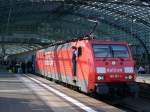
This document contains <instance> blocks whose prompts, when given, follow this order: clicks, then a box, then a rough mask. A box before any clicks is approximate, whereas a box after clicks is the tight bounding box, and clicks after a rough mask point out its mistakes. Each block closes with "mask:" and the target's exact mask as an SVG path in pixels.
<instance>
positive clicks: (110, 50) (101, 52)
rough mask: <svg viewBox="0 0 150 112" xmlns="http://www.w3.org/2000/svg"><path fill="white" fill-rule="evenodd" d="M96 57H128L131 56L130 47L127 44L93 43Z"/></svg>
mask: <svg viewBox="0 0 150 112" xmlns="http://www.w3.org/2000/svg"><path fill="white" fill-rule="evenodd" d="M93 50H94V55H95V57H96V58H116V57H119V58H127V57H129V53H128V48H127V46H125V45H107V44H106V45H104V44H103V45H100V44H95V45H93Z"/></svg>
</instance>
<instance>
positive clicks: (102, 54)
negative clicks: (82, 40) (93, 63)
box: [93, 44, 112, 58]
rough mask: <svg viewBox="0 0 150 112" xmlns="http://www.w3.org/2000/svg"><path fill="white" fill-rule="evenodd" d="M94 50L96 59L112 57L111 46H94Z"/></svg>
mask: <svg viewBox="0 0 150 112" xmlns="http://www.w3.org/2000/svg"><path fill="white" fill-rule="evenodd" d="M93 50H94V54H95V57H96V58H108V57H112V56H111V51H110V48H109V45H99V44H97V45H93Z"/></svg>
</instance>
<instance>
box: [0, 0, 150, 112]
mask: <svg viewBox="0 0 150 112" xmlns="http://www.w3.org/2000/svg"><path fill="white" fill-rule="evenodd" d="M82 37H91V38H95V39H97V40H100V41H115V42H127V43H128V45H129V47H130V49H131V53H132V56H133V59H134V60H135V72H136V74H137V76H138V79H137V80H138V81H137V82H141V83H142V85H140V88H142V87H143V88H144V89H145V88H146V87H148V88H146V90H148V89H149V88H150V87H149V83H150V80H149V79H150V78H149V75H150V1H149V0H0V74H3V73H4V74H5V73H6V72H9V73H14V72H15V73H18V70H15V71H14V70H12V69H11V68H10V65H11V64H12V61H16V63H20V62H23V61H24V60H26V62H27V61H28V60H30V61H32V60H33V56H34V53H35V52H36V51H37V50H40V49H43V48H47V46H49V45H53V44H54V43H60V42H64V41H68V40H73V39H81V38H82ZM28 55H29V56H28ZM31 55H32V56H31ZM29 66H30V65H29ZM140 67H143V68H144V73H142V74H141V73H139V71H138V70H139V68H140ZM29 73H33V70H31V71H30V70H29ZM143 74H144V75H143ZM9 75H10V74H9ZM15 76H16V75H15ZM143 76H145V77H146V78H145V77H144V78H143ZM4 77H5V75H2V78H1V75H0V83H2V82H4V79H3V78H4ZM17 77H18V76H17ZM5 78H6V77H5ZM18 79H19V80H23V79H22V78H18ZM2 80H3V81H2ZM5 80H7V78H6V79H5ZM40 80H42V79H40ZM46 83H47V82H46ZM143 83H144V84H145V83H146V85H148V86H143ZM28 86H31V85H28ZM0 88H1V86H0ZM8 88H9V86H8ZM58 88H59V87H58ZM60 90H61V89H60ZM33 91H34V90H33ZM35 91H36V90H35ZM68 91H70V90H68ZM2 92H4V91H2V90H0V94H2ZM48 94H49V93H48ZM73 94H74V93H73ZM149 94H150V93H149ZM36 95H39V94H38V93H37V94H36ZM42 97H44V96H42ZM83 97H84V96H83ZM7 101H8V102H7ZM11 101H12V102H13V100H11ZM15 101H16V100H15ZM90 101H91V102H94V101H93V100H90ZM138 101H139V102H140V100H138ZM2 102H5V103H8V104H9V99H8V100H7V99H6V100H5V99H2V97H1V96H0V108H1V106H2V105H1V104H2ZM16 102H17V101H16ZM81 102H82V101H81ZM95 102H96V101H95ZM135 102H136V100H135ZM46 103H47V102H46ZM48 103H49V102H48ZM93 105H94V104H93ZM143 105H144V104H143ZM148 105H149V104H148ZM77 106H78V105H77ZM9 107H11V106H9ZM4 108H7V107H5V106H4ZM4 108H2V110H3V112H19V111H20V112H21V111H22V110H20V109H19V110H18V111H17V110H16V111H15V110H14V111H13V109H12V110H11V111H10V110H9V109H8V110H5V109H4ZM11 108H12V107H11ZM22 108H24V107H22ZM42 108H44V109H45V108H46V110H42V111H40V110H38V109H37V110H38V111H37V110H35V111H36V112H48V111H54V110H55V109H56V108H54V109H53V108H52V110H48V109H47V108H48V107H42ZM68 108H69V107H68ZM85 108H87V107H85ZM95 108H96V107H95ZM64 109H65V107H64ZM62 110H63V109H62V108H61V109H60V110H59V109H58V108H57V109H56V112H57V111H58V112H70V111H71V109H68V110H66V111H62ZM77 110H78V109H77ZM77 110H76V111H77ZM83 110H84V109H83ZM83 110H82V111H83ZM0 111H1V110H0ZM76 111H73V112H76ZM79 111H80V109H79V110H78V111H77V112H79ZM84 111H87V112H96V111H94V110H90V109H89V111H88V110H84ZM107 111H108V112H111V111H110V110H107ZM107 111H106V112H107ZM22 112H30V111H28V110H24V111H22ZM33 112H34V111H33ZM98 112H101V111H100V110H98ZM112 112H113V111H112ZM114 112H116V111H115V110H114ZM118 112H122V111H118ZM127 112H128V111H127ZM129 112H132V111H129ZM133 112H134V111H133ZM135 112H144V111H135ZM145 112H150V109H147V111H145Z"/></svg>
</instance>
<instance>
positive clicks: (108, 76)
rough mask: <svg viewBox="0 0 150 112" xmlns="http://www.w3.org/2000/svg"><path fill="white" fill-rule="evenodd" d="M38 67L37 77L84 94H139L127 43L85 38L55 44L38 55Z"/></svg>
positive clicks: (36, 61)
mask: <svg viewBox="0 0 150 112" xmlns="http://www.w3.org/2000/svg"><path fill="white" fill-rule="evenodd" d="M72 48H75V49H76V51H77V52H76V54H73V53H74V51H73V49H72ZM73 55H75V56H76V57H75V60H74V61H76V62H75V63H74V62H73ZM35 64H36V72H37V73H38V74H42V75H44V76H46V77H49V78H52V79H55V80H58V81H61V82H64V83H67V84H70V85H74V86H76V87H78V88H80V90H81V91H83V92H85V93H91V92H97V93H99V94H108V93H110V92H112V91H124V90H125V91H127V90H128V91H129V92H137V87H136V84H135V83H134V82H135V77H136V74H135V72H134V60H133V58H132V55H131V52H130V49H129V47H128V44H127V43H126V42H112V41H99V40H94V39H83V40H76V41H71V42H66V43H62V44H54V45H52V46H50V47H48V48H45V49H42V50H39V51H37V52H36V59H35Z"/></svg>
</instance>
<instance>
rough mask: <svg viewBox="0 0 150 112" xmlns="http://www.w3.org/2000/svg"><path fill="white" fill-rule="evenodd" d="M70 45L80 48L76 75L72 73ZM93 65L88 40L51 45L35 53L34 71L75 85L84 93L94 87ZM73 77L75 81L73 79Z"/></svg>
mask: <svg viewBox="0 0 150 112" xmlns="http://www.w3.org/2000/svg"><path fill="white" fill-rule="evenodd" d="M72 46H75V47H76V48H77V49H80V56H79V57H77V68H76V71H77V73H76V76H73V74H72V48H71V47H72ZM93 67H94V63H93V56H92V51H91V45H90V41H89V40H82V41H77V42H71V43H66V44H62V45H57V46H52V47H48V48H46V49H44V50H40V51H37V53H36V68H37V70H36V71H38V73H39V74H42V75H44V76H46V77H49V78H53V79H55V80H58V81H62V82H65V83H67V84H71V85H74V86H77V87H79V88H80V89H81V91H83V92H86V93H88V92H90V91H93V90H94V87H95V84H94V81H95V75H93V70H94V68H93ZM89 76H90V77H89ZM74 78H76V82H74V81H73V80H74Z"/></svg>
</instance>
